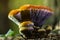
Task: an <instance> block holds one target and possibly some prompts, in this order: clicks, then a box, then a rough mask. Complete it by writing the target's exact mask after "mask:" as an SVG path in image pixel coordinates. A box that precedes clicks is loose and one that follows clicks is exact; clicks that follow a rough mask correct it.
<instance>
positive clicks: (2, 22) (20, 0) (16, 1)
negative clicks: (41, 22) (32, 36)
mask: <svg viewBox="0 0 60 40" xmlns="http://www.w3.org/2000/svg"><path fill="white" fill-rule="evenodd" d="M59 2H60V0H0V34H2V33H3V34H4V33H6V32H7V31H8V30H9V29H10V28H11V27H12V29H14V30H15V29H16V28H17V30H18V26H17V25H16V24H14V23H13V22H12V21H10V20H9V19H8V13H9V11H10V10H12V9H16V8H19V7H20V6H21V5H24V4H33V5H43V6H48V7H50V8H52V9H54V12H55V14H54V16H53V17H52V19H50V21H51V22H52V23H53V22H54V20H55V19H54V18H57V20H59V19H60V18H59V17H60V12H59V11H60V5H59V4H60V3H59ZM48 21H49V20H48ZM52 23H50V24H52ZM17 30H15V31H16V33H18V31H17Z"/></svg>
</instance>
